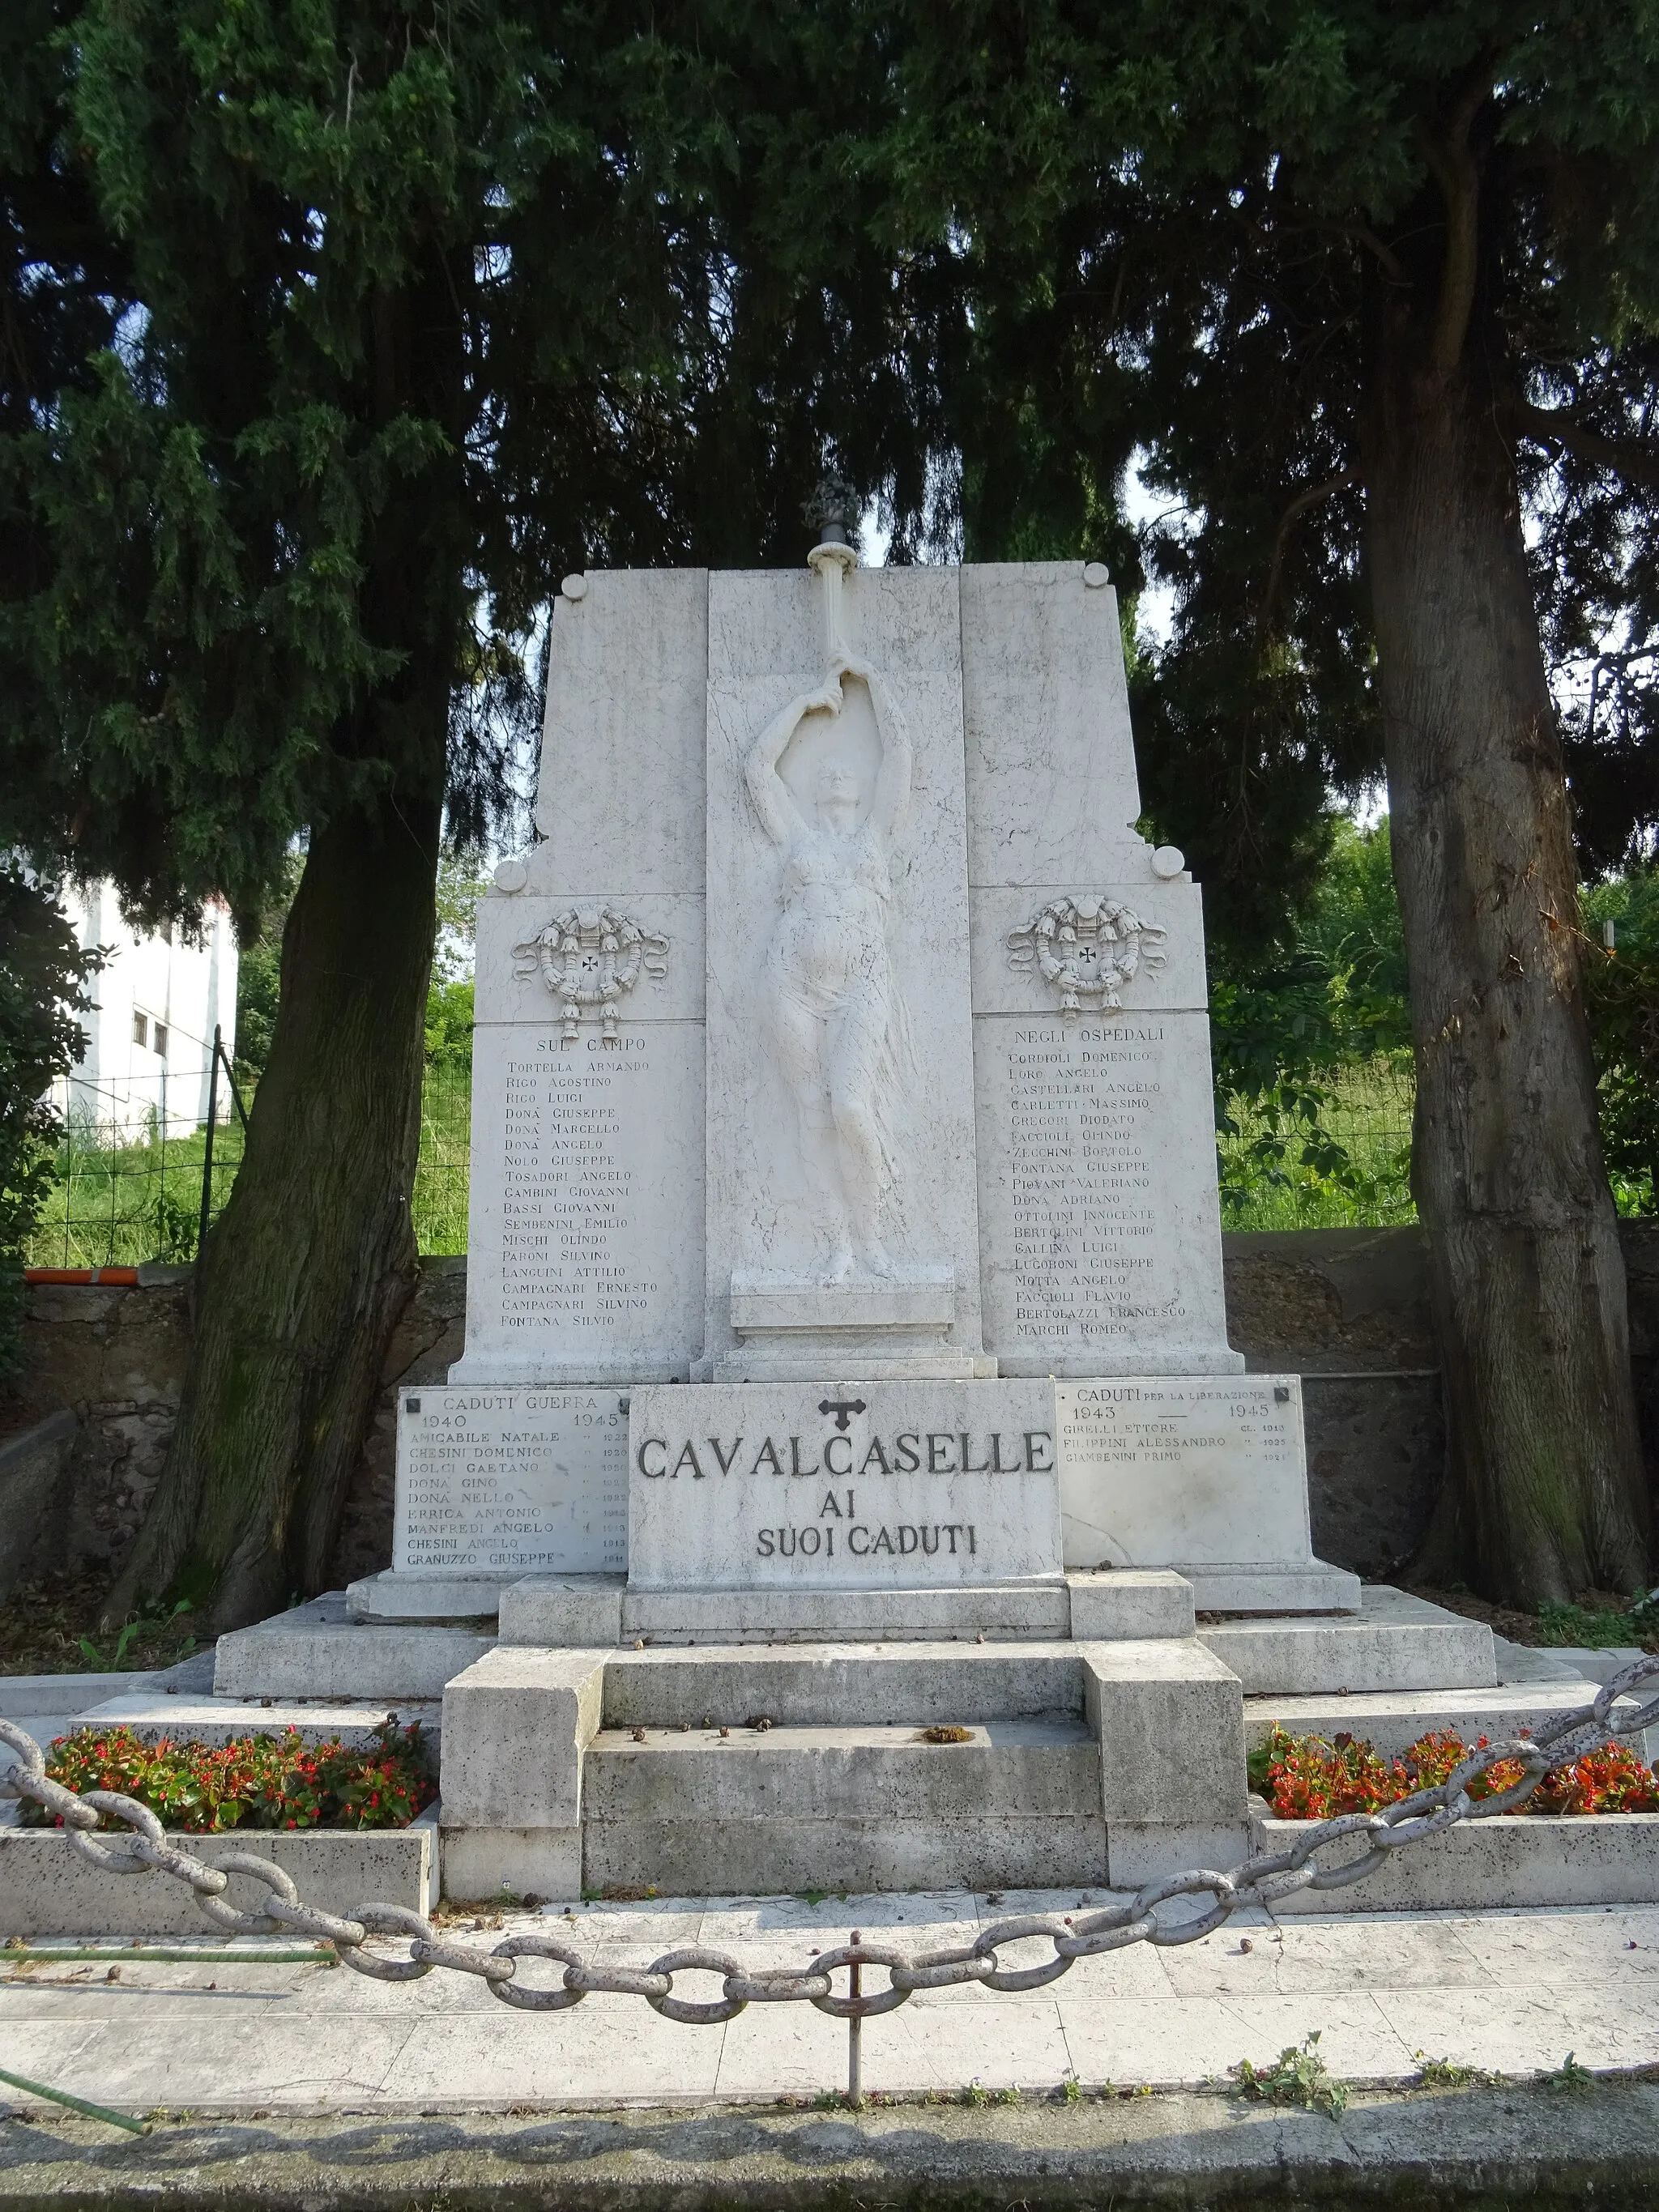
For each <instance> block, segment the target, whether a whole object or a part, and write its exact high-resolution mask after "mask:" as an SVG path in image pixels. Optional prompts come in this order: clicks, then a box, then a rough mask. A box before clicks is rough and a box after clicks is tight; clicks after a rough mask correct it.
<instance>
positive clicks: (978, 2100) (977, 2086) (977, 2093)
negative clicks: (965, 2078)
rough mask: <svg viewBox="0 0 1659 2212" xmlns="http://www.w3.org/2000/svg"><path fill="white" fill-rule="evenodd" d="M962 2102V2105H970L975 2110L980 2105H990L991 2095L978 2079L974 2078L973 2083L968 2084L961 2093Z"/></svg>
mask: <svg viewBox="0 0 1659 2212" xmlns="http://www.w3.org/2000/svg"><path fill="white" fill-rule="evenodd" d="M962 2101H963V2104H964V2105H972V2106H975V2108H977V2107H978V2106H981V2105H988V2104H989V2103H990V2101H991V2093H990V2091H989V2090H988V2089H987V2088H986V2087H984V2085H983V2084H982V2083H981V2081H979V2079H978V2077H977V2076H975V2079H974V2080H973V2081H970V2082H969V2084H968V2086H967V2087H966V2088H964V2089H963V2093H962Z"/></svg>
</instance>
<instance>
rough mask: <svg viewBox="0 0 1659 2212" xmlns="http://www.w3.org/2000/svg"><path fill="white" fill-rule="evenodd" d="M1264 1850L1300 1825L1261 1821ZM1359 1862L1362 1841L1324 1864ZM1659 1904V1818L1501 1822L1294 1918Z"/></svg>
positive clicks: (1477, 1828) (1436, 1846)
mask: <svg viewBox="0 0 1659 2212" xmlns="http://www.w3.org/2000/svg"><path fill="white" fill-rule="evenodd" d="M1254 1830H1255V1838H1256V1841H1255V1846H1254V1848H1255V1849H1256V1850H1270V1851H1277V1850H1287V1849H1288V1848H1289V1847H1290V1845H1291V1844H1293V1843H1295V1842H1296V1841H1297V1838H1299V1837H1300V1836H1301V1835H1303V1834H1304V1833H1305V1832H1306V1824H1305V1823H1304V1822H1303V1821H1300V1820H1272V1819H1270V1818H1267V1817H1263V1816H1261V1815H1258V1816H1257V1818H1256V1820H1255V1823H1254ZM1358 1856H1359V1851H1358V1839H1355V1840H1354V1841H1352V1842H1345V1843H1342V1844H1334V1845H1333V1847H1332V1849H1331V1850H1330V1851H1329V1853H1328V1854H1327V1855H1326V1856H1325V1857H1323V1858H1322V1864H1328V1865H1333V1866H1334V1865H1338V1864H1340V1863H1342V1862H1343V1861H1344V1860H1346V1859H1348V1858H1350V1857H1358ZM1654 1904H1659V1813H1596V1814H1589V1815H1584V1816H1577V1815H1571V1814H1550V1813H1500V1814H1498V1815H1497V1816H1496V1818H1494V1819H1492V1820H1465V1821H1460V1822H1459V1823H1458V1825H1457V1826H1456V1827H1455V1828H1449V1829H1447V1830H1446V1832H1444V1833H1443V1835H1437V1836H1428V1837H1425V1838H1424V1839H1423V1841H1422V1842H1420V1843H1416V1844H1402V1845H1401V1848H1400V1849H1399V1850H1396V1851H1394V1852H1392V1853H1391V1854H1390V1855H1389V1858H1388V1859H1387V1861H1386V1862H1385V1863H1384V1864H1383V1865H1382V1866H1380V1867H1378V1868H1377V1869H1376V1872H1375V1873H1374V1874H1370V1875H1366V1876H1365V1878H1364V1881H1357V1882H1354V1883H1352V1884H1351V1885H1350V1887H1347V1888H1346V1889H1304V1890H1298V1891H1297V1893H1296V1895H1295V1896H1294V1897H1286V1898H1282V1899H1280V1900H1279V1903H1278V1904H1277V1905H1274V1907H1273V1910H1274V1911H1275V1912H1278V1913H1285V1912H1490V1911H1507V1910H1510V1908H1513V1907H1519V1906H1531V1905H1654Z"/></svg>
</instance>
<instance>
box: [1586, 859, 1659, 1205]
mask: <svg viewBox="0 0 1659 2212" xmlns="http://www.w3.org/2000/svg"><path fill="white" fill-rule="evenodd" d="M1584 921H1585V925H1586V928H1587V930H1588V933H1589V938H1590V940H1591V944H1590V947H1589V951H1588V954H1587V972H1586V975H1585V986H1586V997H1587V1000H1588V1001H1589V1017H1590V1035H1591V1037H1592V1039H1593V1041H1594V1043H1595V1066H1596V1077H1597V1090H1598V1093H1599V1097H1600V1102H1601V1154H1602V1158H1603V1159H1604V1161H1605V1162H1606V1164H1607V1173H1608V1176H1610V1177H1611V1179H1612V1182H1613V1189H1614V1193H1615V1194H1616V1195H1617V1197H1618V1199H1619V1201H1620V1209H1621V1211H1623V1212H1627V1213H1641V1214H1653V1213H1659V871H1656V870H1655V869H1653V868H1651V867H1648V868H1643V869H1639V870H1633V871H1632V872H1631V873H1630V874H1628V875H1626V876H1617V877H1613V878H1610V879H1609V880H1607V881H1606V882H1604V883H1601V884H1596V885H1595V887H1594V889H1593V890H1590V891H1589V892H1588V893H1587V894H1586V896H1585V899H1584ZM1604 921H1611V922H1612V923H1613V927H1614V930H1615V933H1616V934H1617V939H1618V942H1617V946H1616V949H1615V950H1614V951H1613V952H1612V953H1611V954H1608V953H1607V952H1604V951H1601V925H1602V923H1603V922H1604Z"/></svg>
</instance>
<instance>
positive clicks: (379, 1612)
mask: <svg viewBox="0 0 1659 2212" xmlns="http://www.w3.org/2000/svg"><path fill="white" fill-rule="evenodd" d="M512 1579H513V1577H511V1576H510V1575H445V1574H410V1573H399V1571H398V1569H397V1568H395V1567H386V1568H385V1569H383V1570H382V1571H381V1572H380V1574H378V1575H365V1576H364V1577H362V1581H361V1582H355V1583H348V1584H347V1585H346V1594H345V1601H346V1612H347V1613H348V1615H349V1617H350V1619H352V1620H371V1621H397V1620H467V1621H471V1620H495V1616H496V1614H497V1613H498V1612H499V1611H500V1609H501V1592H502V1590H503V1589H506V1587H507V1583H509V1582H510V1581H511V1580H512Z"/></svg>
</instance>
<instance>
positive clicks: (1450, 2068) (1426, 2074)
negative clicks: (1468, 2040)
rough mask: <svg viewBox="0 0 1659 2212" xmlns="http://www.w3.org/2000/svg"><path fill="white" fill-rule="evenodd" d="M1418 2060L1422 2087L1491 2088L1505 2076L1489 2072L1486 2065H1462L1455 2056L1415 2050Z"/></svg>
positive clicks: (1414, 2053) (1415, 2056) (1419, 2080)
mask: <svg viewBox="0 0 1659 2212" xmlns="http://www.w3.org/2000/svg"><path fill="white" fill-rule="evenodd" d="M1412 2056H1413V2057H1414V2058H1415V2059H1416V2061H1417V2083H1418V2087H1419V2088H1421V2089H1490V2088H1492V2087H1494V2086H1495V2085H1496V2084H1497V2083H1498V2081H1501V2080H1502V2079H1503V2076H1502V2075H1498V2074H1489V2073H1488V2072H1487V2071H1486V2068H1485V2067H1484V2066H1463V2065H1460V2064H1459V2063H1458V2062H1457V2061H1456V2060H1455V2058H1429V2057H1425V2055H1424V2054H1423V2052H1422V2051H1413V2054H1412Z"/></svg>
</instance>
